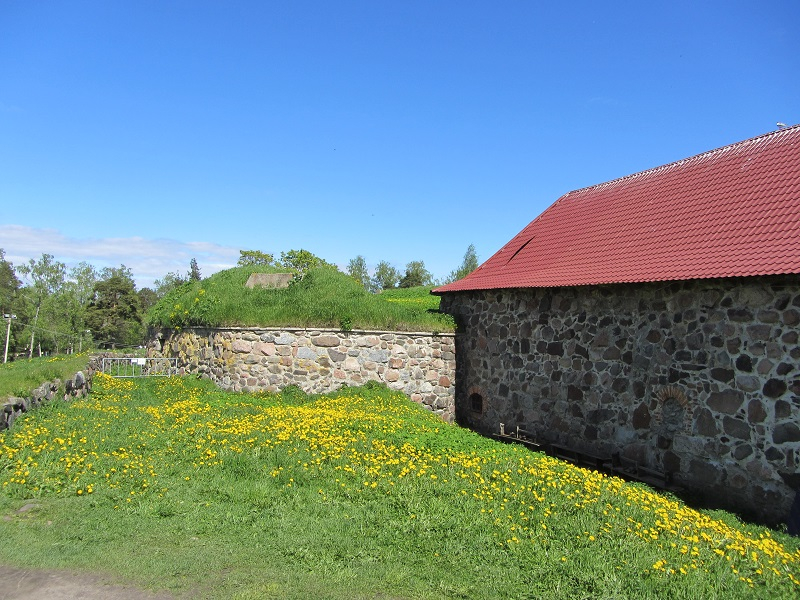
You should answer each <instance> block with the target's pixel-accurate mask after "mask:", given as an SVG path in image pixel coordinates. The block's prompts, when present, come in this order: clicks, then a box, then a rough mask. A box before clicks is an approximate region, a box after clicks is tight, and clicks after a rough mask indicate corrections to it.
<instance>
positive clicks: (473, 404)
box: [469, 394, 483, 413]
mask: <svg viewBox="0 0 800 600" xmlns="http://www.w3.org/2000/svg"><path fill="white" fill-rule="evenodd" d="M469 407H470V409H472V412H476V413H482V412H483V396H481V395H480V394H471V395H470V397H469Z"/></svg>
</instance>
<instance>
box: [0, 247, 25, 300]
mask: <svg viewBox="0 0 800 600" xmlns="http://www.w3.org/2000/svg"><path fill="white" fill-rule="evenodd" d="M21 285H22V282H21V281H20V280H19V278H18V277H17V273H16V271H14V265H13V264H12V263H11V262H10V261H7V260H6V253H5V250H3V249H2V248H0V311H2V314H6V313H12V312H15V311H16V310H17V302H18V295H19V288H20V286H21Z"/></svg>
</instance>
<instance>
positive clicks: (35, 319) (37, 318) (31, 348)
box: [28, 302, 42, 358]
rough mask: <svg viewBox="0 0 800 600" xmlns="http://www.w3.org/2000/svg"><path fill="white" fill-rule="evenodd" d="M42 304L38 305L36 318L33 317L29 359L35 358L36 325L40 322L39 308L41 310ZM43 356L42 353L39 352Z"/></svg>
mask: <svg viewBox="0 0 800 600" xmlns="http://www.w3.org/2000/svg"><path fill="white" fill-rule="evenodd" d="M41 306H42V303H41V302H40V303H39V304H37V305H36V316H35V317H33V327H31V347H30V350H28V358H33V336H34V335H35V334H36V323H37V321H39V308H41ZM39 354H40V355H41V352H39Z"/></svg>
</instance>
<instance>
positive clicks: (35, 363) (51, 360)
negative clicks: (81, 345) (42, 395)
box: [0, 353, 88, 400]
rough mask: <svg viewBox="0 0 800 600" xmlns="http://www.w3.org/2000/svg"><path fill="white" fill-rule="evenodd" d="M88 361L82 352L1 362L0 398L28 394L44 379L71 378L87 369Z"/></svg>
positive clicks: (62, 379)
mask: <svg viewBox="0 0 800 600" xmlns="http://www.w3.org/2000/svg"><path fill="white" fill-rule="evenodd" d="M87 362H88V357H87V355H86V353H81V354H70V355H65V354H60V355H58V356H52V357H45V356H43V357H39V358H31V359H27V358H23V359H18V360H15V361H14V362H9V363H6V364H0V400H2V399H5V398H7V397H9V396H20V397H22V396H28V394H30V393H31V391H33V390H34V389H36V388H37V387H39V386H40V385H41V384H42V382H44V381H52V380H54V379H60V380H61V381H64V380H66V379H69V378H71V377H72V376H74V375H75V373H77V372H78V371H85V370H86V365H87Z"/></svg>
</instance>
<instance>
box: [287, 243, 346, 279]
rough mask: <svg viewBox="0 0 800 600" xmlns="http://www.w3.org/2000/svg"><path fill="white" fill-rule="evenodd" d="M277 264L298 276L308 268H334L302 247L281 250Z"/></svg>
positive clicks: (301, 275)
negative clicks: (286, 250) (285, 250)
mask: <svg viewBox="0 0 800 600" xmlns="http://www.w3.org/2000/svg"><path fill="white" fill-rule="evenodd" d="M278 264H279V266H280V267H282V268H284V269H288V270H290V271H294V272H295V273H297V274H298V275H299V276H300V277H303V276H304V275H305V274H306V273H307V272H308V271H309V270H310V269H316V268H319V267H333V268H334V269H336V265H334V264H331V263H329V262H328V261H326V260H324V259H322V258H320V257H319V256H317V255H316V254H313V253H312V252H309V251H308V250H303V249H302V248H301V249H300V250H289V251H288V252H281V259H280V261H279V262H278Z"/></svg>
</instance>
